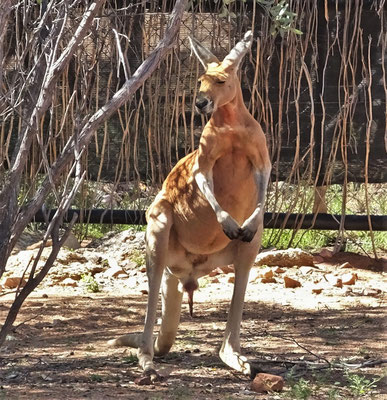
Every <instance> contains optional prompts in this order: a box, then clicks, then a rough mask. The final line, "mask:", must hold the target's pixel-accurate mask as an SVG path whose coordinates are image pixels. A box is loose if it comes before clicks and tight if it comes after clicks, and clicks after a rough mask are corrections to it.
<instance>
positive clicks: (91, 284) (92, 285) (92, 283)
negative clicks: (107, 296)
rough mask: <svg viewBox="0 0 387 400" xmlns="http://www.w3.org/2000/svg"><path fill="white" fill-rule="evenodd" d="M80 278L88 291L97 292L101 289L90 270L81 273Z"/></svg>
mask: <svg viewBox="0 0 387 400" xmlns="http://www.w3.org/2000/svg"><path fill="white" fill-rule="evenodd" d="M81 280H82V282H84V284H85V287H86V289H87V291H88V292H92V293H97V292H100V291H101V288H100V287H99V284H98V282H97V281H96V280H95V278H94V276H93V275H91V273H90V272H89V273H88V274H83V275H82V277H81Z"/></svg>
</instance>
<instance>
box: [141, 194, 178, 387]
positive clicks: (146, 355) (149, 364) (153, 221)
mask: <svg viewBox="0 0 387 400" xmlns="http://www.w3.org/2000/svg"><path fill="white" fill-rule="evenodd" d="M147 218H148V226H147V231H146V269H147V275H148V286H149V294H148V305H147V310H146V316H145V326H144V331H143V334H142V336H141V340H140V343H139V346H138V353H137V354H138V360H139V364H140V366H141V367H142V368H143V370H144V372H145V374H146V375H150V376H151V377H152V380H153V379H154V380H157V378H158V374H157V372H156V369H155V366H154V363H153V356H154V350H155V349H154V337H153V331H154V326H155V322H156V313H157V304H158V299H159V292H160V286H161V280H162V276H163V274H164V271H165V268H166V262H167V256H168V245H169V235H170V230H171V226H172V220H173V218H172V209H171V206H170V204H169V203H168V202H167V201H165V200H163V199H160V200H158V201H157V200H156V201H155V202H154V203H153V204H152V205H151V207H150V208H149V210H148V214H147ZM163 332H166V329H165V327H163V329H162V330H161V333H160V334H159V339H157V340H156V344H157V347H160V349H158V348H157V349H156V350H157V351H156V353H157V354H159V353H162V351H160V350H162V349H161V347H163V346H161V345H162V344H163V337H164V336H163ZM160 338H161V342H160Z"/></svg>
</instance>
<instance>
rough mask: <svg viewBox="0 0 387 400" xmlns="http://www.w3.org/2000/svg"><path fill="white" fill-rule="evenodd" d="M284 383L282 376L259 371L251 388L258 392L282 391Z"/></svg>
mask: <svg viewBox="0 0 387 400" xmlns="http://www.w3.org/2000/svg"><path fill="white" fill-rule="evenodd" d="M284 384H285V381H284V378H282V376H278V375H271V374H265V373H259V374H257V375H256V377H255V378H254V380H253V382H252V383H251V390H253V391H254V392H257V393H266V392H273V391H275V392H280V391H281V390H282V389H283V387H284Z"/></svg>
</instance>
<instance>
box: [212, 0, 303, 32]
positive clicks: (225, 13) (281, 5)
mask: <svg viewBox="0 0 387 400" xmlns="http://www.w3.org/2000/svg"><path fill="white" fill-rule="evenodd" d="M242 1H243V2H246V0H242ZM255 1H256V2H257V4H259V5H260V6H261V7H262V8H263V9H264V10H265V12H266V13H267V14H268V16H269V17H270V19H271V21H272V25H271V29H270V33H271V34H272V35H273V36H275V35H277V34H280V35H281V36H282V37H283V36H285V34H286V33H288V32H292V33H295V34H296V35H302V32H301V31H300V30H299V29H296V28H294V22H295V18H296V17H297V14H296V13H294V12H292V11H290V10H289V3H288V2H287V0H280V1H278V0H255ZM234 2H235V0H223V5H222V9H221V12H220V14H219V16H220V17H223V18H230V19H233V18H236V14H235V13H234V12H233V11H231V10H230V5H231V4H232V3H234Z"/></svg>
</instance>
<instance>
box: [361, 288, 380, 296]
mask: <svg viewBox="0 0 387 400" xmlns="http://www.w3.org/2000/svg"><path fill="white" fill-rule="evenodd" d="M380 293H382V291H381V289H364V292H363V294H364V296H373V297H376V296H378V295H379V294H380Z"/></svg>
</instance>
